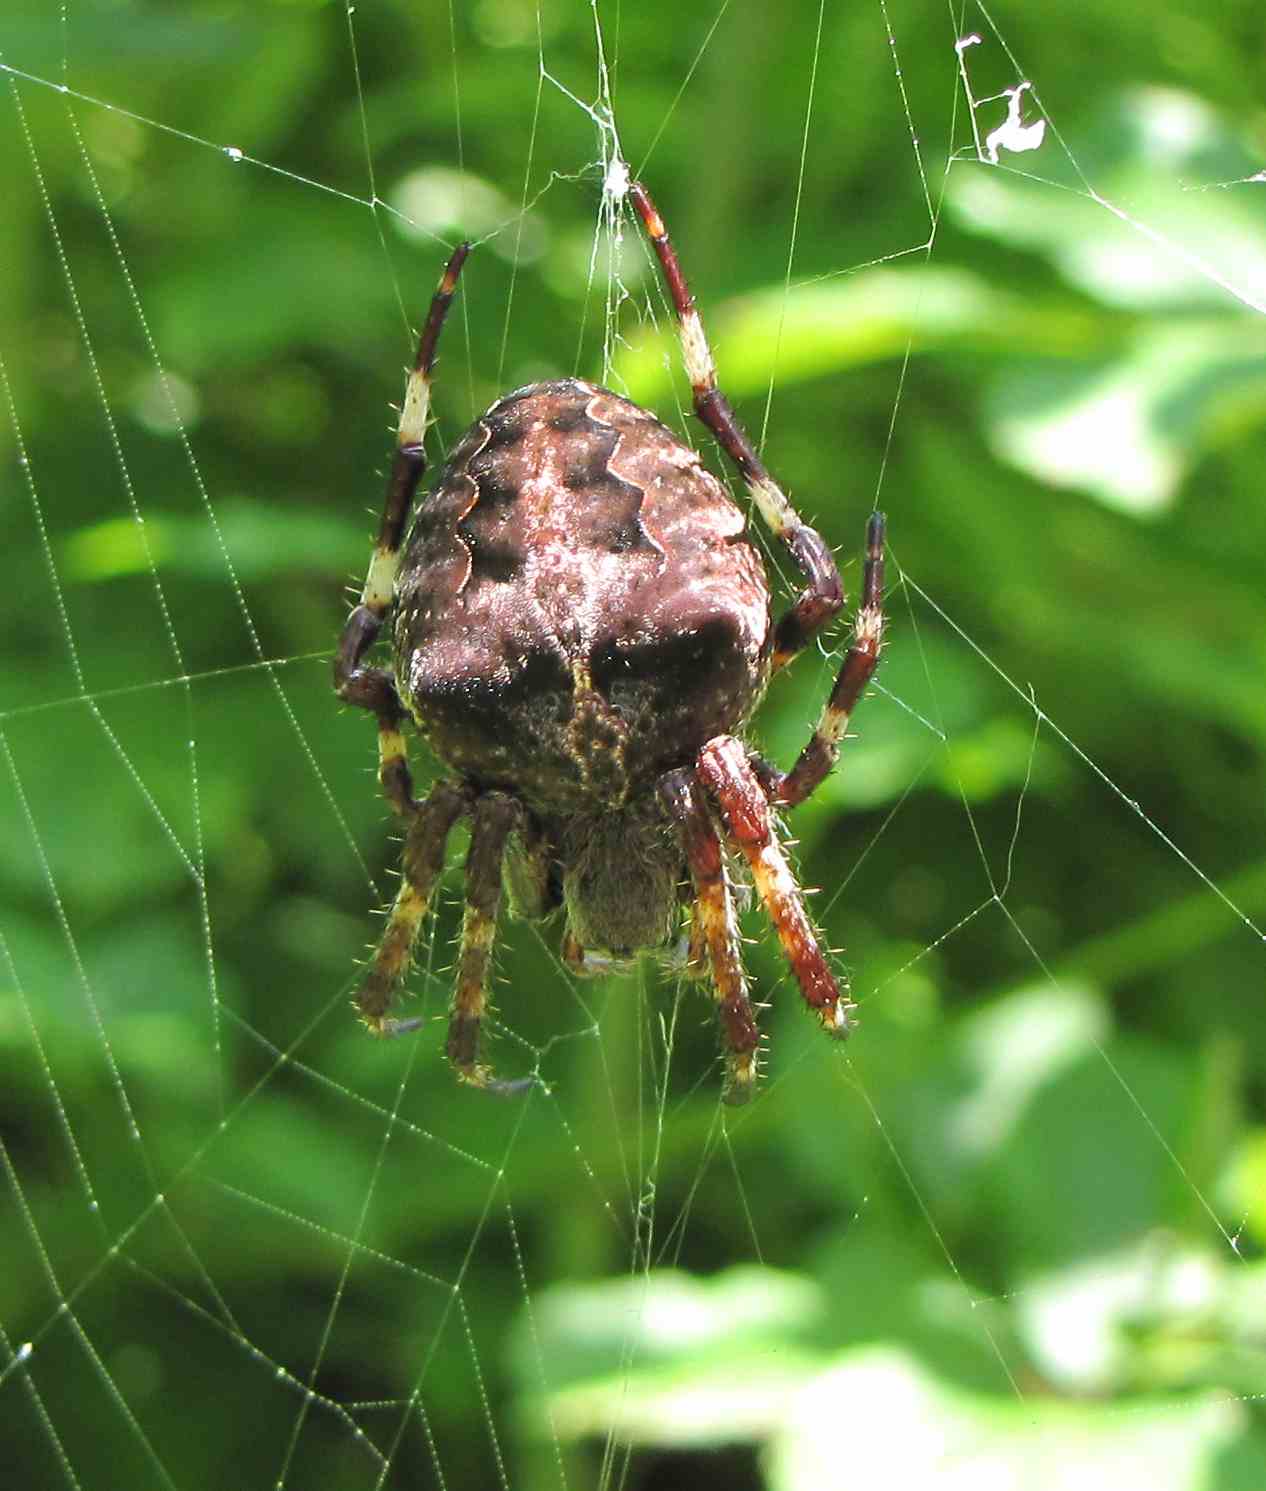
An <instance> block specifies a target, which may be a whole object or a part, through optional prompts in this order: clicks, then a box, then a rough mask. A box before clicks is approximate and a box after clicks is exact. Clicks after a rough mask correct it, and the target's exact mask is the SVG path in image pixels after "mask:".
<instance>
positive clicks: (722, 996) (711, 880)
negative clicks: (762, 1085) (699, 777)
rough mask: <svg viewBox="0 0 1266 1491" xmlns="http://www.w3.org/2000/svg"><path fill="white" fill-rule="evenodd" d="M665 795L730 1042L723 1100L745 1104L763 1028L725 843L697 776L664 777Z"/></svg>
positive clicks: (726, 1041)
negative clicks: (753, 994) (744, 950)
mask: <svg viewBox="0 0 1266 1491" xmlns="http://www.w3.org/2000/svg"><path fill="white" fill-rule="evenodd" d="M659 794H660V799H661V801H662V802H663V803H664V805H665V806H666V808H667V809H668V812H669V814H670V815H671V817H672V818H673V819H674V821H675V822H676V824H677V827H678V830H679V832H680V834H681V841H682V846H683V848H684V849H685V852H686V862H687V864H688V865H689V866H690V878H691V880H692V881H693V882H694V888H695V904H694V921H693V923H692V927H691V936H692V941H693V938H694V936H695V934H696V933H698V935H699V936H700V937H701V938H702V941H703V943H704V946H705V948H706V951H707V958H708V963H709V965H710V967H711V970H712V993H713V997H714V998H715V999H716V1003H717V1015H718V1017H719V1019H720V1023H721V1037H722V1040H723V1041H724V1044H725V1085H724V1087H723V1088H722V1092H721V1096H722V1099H723V1100H724V1101H725V1102H727V1103H732V1104H738V1103H745V1102H746V1101H747V1100H748V1098H749V1097H751V1095H752V1092H753V1090H754V1089H755V1086H756V1075H757V1073H756V1057H757V1052H758V1048H759V1046H760V1028H759V1026H758V1025H757V1024H756V1011H755V1010H754V1009H753V1008H752V1001H751V999H750V997H749V996H748V992H747V976H746V974H745V973H744V971H743V954H742V948H741V945H740V942H739V930H738V920H737V918H736V916H735V914H734V897H733V895H732V893H731V891H730V881H729V875H728V873H727V870H726V864H725V855H724V854H723V852H722V850H721V840H720V839H719V838H718V836H717V831H716V829H715V828H714V827H713V826H712V820H711V818H710V817H709V816H708V809H707V804H706V803H705V801H704V799H703V796H702V794H701V793H700V791H699V788H698V786H697V784H696V782H695V779H694V772H692V771H688V770H685V771H671V772H669V773H668V774H667V775H666V776H663V777H661V778H660V781H659ZM761 802H762V803H763V802H764V796H763V795H762V797H761Z"/></svg>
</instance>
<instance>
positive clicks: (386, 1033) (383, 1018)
mask: <svg viewBox="0 0 1266 1491" xmlns="http://www.w3.org/2000/svg"><path fill="white" fill-rule="evenodd" d="M361 1021H362V1023H363V1024H364V1026H365V1028H366V1029H367V1030H368V1031H369V1033H370V1035H376V1036H379V1037H381V1038H382V1039H383V1040H394V1038H395V1037H396V1036H398V1035H412V1034H413V1033H414V1031H415V1030H421V1029H422V1027H423V1026H424V1025H425V1024H426V1023H427V1020H426V1017H425V1016H424V1015H411V1016H410V1017H409V1018H408V1019H407V1020H397V1019H395V1018H393V1017H392V1016H391V1015H373V1016H371V1015H366V1014H363V1013H362V1015H361Z"/></svg>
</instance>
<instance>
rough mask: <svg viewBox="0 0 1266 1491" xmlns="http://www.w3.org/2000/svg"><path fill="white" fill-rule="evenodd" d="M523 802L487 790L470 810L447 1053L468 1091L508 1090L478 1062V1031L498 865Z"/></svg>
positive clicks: (485, 991) (497, 905) (518, 823)
mask: <svg viewBox="0 0 1266 1491" xmlns="http://www.w3.org/2000/svg"><path fill="white" fill-rule="evenodd" d="M524 816H525V814H524V810H523V807H522V804H521V803H519V801H518V800H517V799H516V798H513V797H511V796H510V795H509V794H508V793H506V792H487V793H485V794H484V795H483V796H482V797H480V798H477V799H476V801H475V804H474V807H473V808H472V810H471V824H470V851H469V853H468V854H467V856H466V911H465V915H464V916H463V918H462V941H461V952H460V954H459V956H458V960H457V982H456V985H455V987H454V989H453V1003H452V1006H451V1010H450V1014H449V1022H448V1042H447V1045H446V1047H445V1049H446V1050H447V1052H448V1059H449V1061H451V1062H452V1064H453V1067H454V1069H455V1071H456V1072H457V1076H458V1078H459V1079H460V1080H461V1081H463V1082H468V1083H469V1084H470V1085H471V1086H472V1087H490V1088H493V1089H494V1090H501V1091H508V1090H509V1089H510V1087H511V1086H512V1084H507V1083H498V1082H495V1081H494V1080H493V1077H492V1072H491V1071H490V1070H489V1068H488V1067H486V1066H483V1065H481V1064H480V1061H479V1033H480V1027H481V1026H482V1023H483V1018H484V1015H485V1014H486V1013H487V1010H488V970H489V965H490V964H491V961H492V944H493V939H494V937H495V936H496V932H497V913H498V911H499V910H500V908H501V861H502V858H503V856H504V854H505V847H506V840H507V839H508V838H509V837H510V834H511V833H512V832H514V831H515V830H516V829H520V828H521V826H522V822H523V819H524Z"/></svg>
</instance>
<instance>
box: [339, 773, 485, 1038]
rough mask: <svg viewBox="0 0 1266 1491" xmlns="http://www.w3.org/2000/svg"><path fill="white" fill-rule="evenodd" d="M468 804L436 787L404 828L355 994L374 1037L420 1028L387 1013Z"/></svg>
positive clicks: (461, 795)
mask: <svg viewBox="0 0 1266 1491" xmlns="http://www.w3.org/2000/svg"><path fill="white" fill-rule="evenodd" d="M467 803H468V799H467V796H466V793H465V792H464V791H463V790H462V789H461V788H460V787H458V786H456V785H455V784H454V783H452V782H436V784H435V786H434V787H432V788H431V791H430V793H429V794H428V796H427V799H426V801H425V802H423V803H420V804H418V805H417V808H416V811H415V813H414V815H413V817H412V820H411V822H410V824H409V833H408V837H407V838H406V839H405V842H404V854H403V856H402V857H401V868H402V871H403V878H402V879H401V882H400V889H399V891H398V892H397V893H396V899H395V901H394V903H393V904H392V907H391V911H390V913H389V915H388V917H387V926H386V929H385V930H384V932H383V934H382V937H381V939H380V940H379V943H378V948H377V951H376V952H375V953H374V958H373V962H372V963H371V964H370V965H369V971H368V973H367V974H366V975H365V978H364V980H363V982H362V983H361V986H360V988H359V989H358V990H357V992H356V1005H357V1008H358V1009H359V1010H360V1017H361V1019H362V1020H363V1021H364V1022H365V1024H366V1025H367V1026H368V1027H369V1028H370V1030H371V1031H372V1032H373V1033H374V1034H375V1035H403V1034H404V1033H405V1032H406V1031H409V1030H416V1029H417V1028H418V1026H419V1025H420V1024H421V1023H422V1022H421V1021H420V1020H417V1019H411V1020H395V1019H392V1018H391V1017H390V1016H388V1014H387V1011H388V1010H389V1009H390V1008H391V1002H392V999H393V998H394V996H395V992H396V990H397V989H398V988H399V987H400V984H401V982H402V981H403V979H404V976H405V974H407V973H408V971H409V964H410V963H411V962H412V960H413V947H414V944H415V943H416V942H417V940H418V933H419V932H420V931H421V929H422V922H423V920H424V919H425V917H426V913H427V908H428V907H429V906H430V904H431V896H432V894H433V893H434V890H435V884H436V882H437V881H438V880H439V878H440V872H441V871H442V870H443V868H444V846H445V844H446V843H447V842H448V835H449V831H450V830H451V828H452V827H453V825H454V824H455V823H456V822H457V820H458V819H459V818H460V817H461V815H462V814H463V813H464V812H465V811H466V807H467Z"/></svg>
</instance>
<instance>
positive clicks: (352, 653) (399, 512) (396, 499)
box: [334, 243, 470, 815]
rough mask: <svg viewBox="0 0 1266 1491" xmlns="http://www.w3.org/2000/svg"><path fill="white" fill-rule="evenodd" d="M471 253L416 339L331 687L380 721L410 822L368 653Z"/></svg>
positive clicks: (389, 588) (409, 803)
mask: <svg viewBox="0 0 1266 1491" xmlns="http://www.w3.org/2000/svg"><path fill="white" fill-rule="evenodd" d="M469 252H470V245H469V244H468V243H463V244H459V245H458V247H457V248H456V249H455V250H454V251H453V254H452V257H451V258H450V259H449V261H448V265H447V267H446V268H445V270H444V274H443V277H442V278H441V280H440V283H439V288H438V289H437V290H436V292H435V295H434V297H433V298H432V300H431V309H430V311H429V313H428V315H427V318H426V325H425V326H424V327H423V328H422V335H421V337H420V338H419V339H418V350H417V355H416V356H415V357H414V359H413V367H412V368H411V369H410V371H409V379H408V382H407V383H406V385H405V392H404V406H403V408H402V409H401V411H400V425H399V428H398V429H397V431H396V449H395V454H394V456H393V457H392V461H391V473H390V475H389V476H388V478H387V493H386V497H385V499H384V502H383V512H382V521H381V523H380V524H379V528H378V539H377V542H376V544H375V547H374V553H373V558H372V559H371V560H370V562H369V573H368V575H366V577H365V585H364V589H363V590H362V591H361V598H360V604H359V605H358V606H357V607H356V608H355V609H354V610H353V612H352V614H351V615H350V616H349V617H348V618H347V622H346V624H345V625H344V627H343V634H342V636H341V637H340V638H339V645H338V652H337V653H336V654H335V658H334V688H335V690H336V692H337V693H338V696H339V698H340V699H342V700H344V701H345V702H346V703H348V704H356V705H359V706H360V708H362V709H368V710H370V711H372V713H373V714H375V715H376V716H377V717H378V777H379V781H380V782H381V783H382V790H383V793H384V795H385V796H386V798H387V801H388V802H389V803H390V804H391V805H392V807H393V808H395V810H396V812H398V813H402V814H405V815H407V814H410V813H412V812H413V811H415V810H416V808H417V803H416V802H415V801H414V797H413V780H412V778H411V776H410V774H409V763H408V760H407V758H406V754H405V743H404V736H403V735H402V734H401V731H400V725H401V722H402V721H403V719H404V714H405V711H404V707H403V705H402V704H401V703H400V697H399V695H398V694H397V693H396V686H395V682H394V681H393V679H392V677H391V675H390V673H388V672H387V671H386V670H385V669H384V668H367V667H365V666H363V663H364V658H365V654H366V653H367V652H368V651H369V649H370V648H371V647H372V646H373V645H374V643H375V641H377V638H378V633H379V632H380V631H381V630H382V624H383V621H384V619H385V618H386V615H387V612H388V610H389V609H390V608H391V602H392V599H393V597H394V595H395V584H396V570H397V569H398V568H399V564H400V546H401V543H402V541H403V538H404V528H405V524H406V522H407V521H408V517H409V510H410V508H411V507H412V504H413V497H414V494H415V493H416V491H417V489H418V483H419V482H420V481H421V480H422V476H423V473H424V472H425V471H426V451H425V448H424V446H423V437H424V435H425V434H426V422H427V413H428V411H429V409H430V406H431V371H432V369H433V368H434V366H435V348H436V344H437V343H438V341H439V336H440V330H441V328H442V327H443V325H444V318H445V316H446V315H447V314H448V308H449V306H450V305H451V304H452V301H453V295H454V292H455V291H456V289H457V277H458V275H459V274H460V273H461V268H462V264H463V263H464V262H465V259H466V255H467V254H468V253H469Z"/></svg>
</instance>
